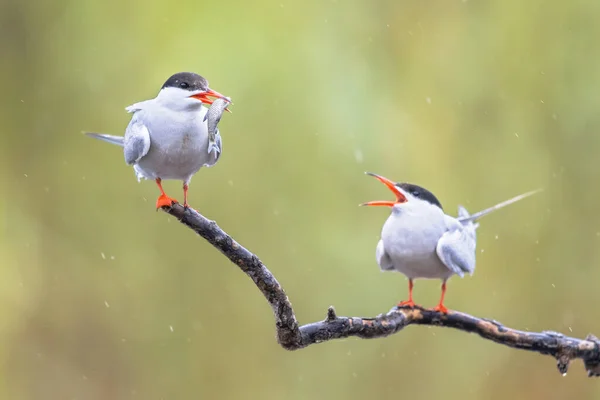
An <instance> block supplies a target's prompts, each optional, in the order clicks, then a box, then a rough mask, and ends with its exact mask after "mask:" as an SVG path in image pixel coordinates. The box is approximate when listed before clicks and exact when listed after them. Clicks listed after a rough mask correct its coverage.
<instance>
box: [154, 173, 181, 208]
mask: <svg viewBox="0 0 600 400" xmlns="http://www.w3.org/2000/svg"><path fill="white" fill-rule="evenodd" d="M156 185H158V189H159V190H160V196H158V200H156V209H157V210H158V209H159V208H162V207H171V206H172V205H173V203H177V200H175V199H172V198H170V197H169V196H167V194H166V193H165V191H164V190H163V187H162V180H161V179H160V178H156Z"/></svg>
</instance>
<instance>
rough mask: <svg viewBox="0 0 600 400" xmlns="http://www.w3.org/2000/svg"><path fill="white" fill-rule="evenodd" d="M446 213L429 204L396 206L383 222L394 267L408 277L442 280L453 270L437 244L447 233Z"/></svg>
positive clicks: (387, 247) (383, 236)
mask: <svg viewBox="0 0 600 400" xmlns="http://www.w3.org/2000/svg"><path fill="white" fill-rule="evenodd" d="M446 230H447V227H446V222H445V218H444V212H443V211H442V210H441V209H440V208H438V207H436V206H433V205H431V204H429V203H426V202H418V203H415V204H414V205H411V204H410V201H409V203H404V204H402V205H399V206H396V207H394V209H392V214H391V215H390V217H389V218H388V219H387V221H386V222H385V224H384V225H383V229H382V232H381V241H382V243H383V248H384V250H385V253H386V254H387V256H388V257H389V260H390V261H391V264H392V265H393V269H395V270H396V271H398V272H402V273H403V274H404V275H406V276H407V277H408V278H411V279H415V278H425V279H434V278H439V279H443V278H446V277H448V276H450V275H451V274H452V272H451V271H450V270H449V269H448V268H447V267H446V266H445V265H444V264H443V263H442V262H441V261H440V259H439V257H438V256H437V254H436V246H437V243H438V241H439V239H440V237H441V236H442V235H443V234H444V232H446Z"/></svg>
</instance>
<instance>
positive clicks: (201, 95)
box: [190, 89, 231, 112]
mask: <svg viewBox="0 0 600 400" xmlns="http://www.w3.org/2000/svg"><path fill="white" fill-rule="evenodd" d="M208 96H212V97H217V98H219V99H224V100H226V101H227V102H229V103H231V100H229V99H228V98H227V97H225V96H223V95H222V94H221V93H219V92H216V91H214V90H212V89H206V90H205V91H204V92H200V93H196V94H193V95H191V96H190V97H192V98H194V99H196V100H200V101H201V102H202V104H208V105H211V104H212V103H213V101H214V100H213V99H211V98H209V97H208ZM225 111H229V112H231V111H230V110H229V109H228V108H226V109H225Z"/></svg>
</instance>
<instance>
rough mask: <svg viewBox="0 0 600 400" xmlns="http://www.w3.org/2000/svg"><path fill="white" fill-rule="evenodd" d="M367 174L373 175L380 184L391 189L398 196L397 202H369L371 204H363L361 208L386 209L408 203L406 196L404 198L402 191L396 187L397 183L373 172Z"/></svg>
mask: <svg viewBox="0 0 600 400" xmlns="http://www.w3.org/2000/svg"><path fill="white" fill-rule="evenodd" d="M365 174H367V175H371V176H372V177H374V178H375V179H377V180H378V181H379V182H381V183H383V184H384V185H385V186H387V188H388V189H390V190H391V191H392V193H394V194H395V195H396V201H383V200H377V201H369V202H366V203H362V204H361V206H385V207H393V206H394V205H396V204H400V203H406V201H407V200H406V196H404V195H403V194H402V192H401V191H400V189H398V187H397V186H396V183H395V182H392V181H390V180H389V179H388V178H384V177H383V176H380V175H377V174H374V173H372V172H365Z"/></svg>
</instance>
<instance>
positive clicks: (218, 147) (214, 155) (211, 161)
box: [204, 129, 223, 167]
mask: <svg viewBox="0 0 600 400" xmlns="http://www.w3.org/2000/svg"><path fill="white" fill-rule="evenodd" d="M222 152H223V141H222V140H221V134H220V133H219V130H218V129H217V130H216V131H215V144H214V147H213V149H211V154H210V157H209V158H208V161H207V162H206V163H205V164H204V166H205V167H212V166H213V165H215V164H216V163H217V161H219V158H221V153H222Z"/></svg>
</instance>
